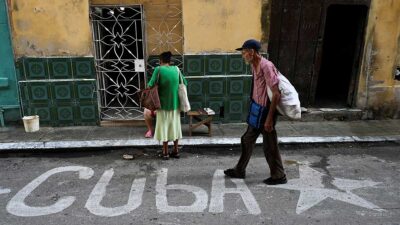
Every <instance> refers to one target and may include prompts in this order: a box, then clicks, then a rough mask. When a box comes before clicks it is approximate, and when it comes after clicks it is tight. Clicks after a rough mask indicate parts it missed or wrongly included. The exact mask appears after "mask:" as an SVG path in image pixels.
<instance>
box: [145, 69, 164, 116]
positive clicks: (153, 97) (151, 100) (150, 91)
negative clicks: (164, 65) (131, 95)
mask: <svg viewBox="0 0 400 225" xmlns="http://www.w3.org/2000/svg"><path fill="white" fill-rule="evenodd" d="M159 77H160V69H159V70H158V73H157V82H156V83H155V85H154V86H153V87H151V88H146V89H144V90H142V91H141V95H140V104H141V106H142V107H145V108H147V109H149V110H151V111H154V110H157V109H160V108H161V103H160V96H159V95H158V79H159Z"/></svg>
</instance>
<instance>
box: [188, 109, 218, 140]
mask: <svg viewBox="0 0 400 225" xmlns="http://www.w3.org/2000/svg"><path fill="white" fill-rule="evenodd" d="M187 115H188V116H189V136H192V131H193V130H194V129H196V128H198V127H200V126H201V125H204V126H206V127H208V136H210V137H211V122H212V119H213V116H214V115H215V112H214V111H212V110H211V109H209V110H207V111H206V110H204V109H198V110H197V111H189V112H187ZM193 119H195V120H197V121H198V123H196V124H193Z"/></svg>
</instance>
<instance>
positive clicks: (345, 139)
mask: <svg viewBox="0 0 400 225" xmlns="http://www.w3.org/2000/svg"><path fill="white" fill-rule="evenodd" d="M393 141H399V142H400V135H395V136H329V137H327V136H319V137H318V136H315V137H310V136H298V137H279V138H278V143H279V144H323V143H367V142H369V143H372V142H393ZM179 142H180V145H184V146H202V145H203V146H205V145H206V146H213V145H214V146H218V145H240V138H233V137H230V138H229V137H228V138H223V137H222V138H221V137H220V138H218V137H214V138H210V137H199V138H188V139H182V140H180V141H179ZM256 143H257V144H262V137H259V138H258V139H257V142H256ZM159 145H161V144H160V143H159V142H158V141H156V140H153V139H151V140H149V139H144V138H143V139H136V140H126V139H115V140H91V141H75V140H71V141H37V142H35V141H29V142H9V143H0V152H1V151H6V150H39V149H57V148H105V147H151V146H159Z"/></svg>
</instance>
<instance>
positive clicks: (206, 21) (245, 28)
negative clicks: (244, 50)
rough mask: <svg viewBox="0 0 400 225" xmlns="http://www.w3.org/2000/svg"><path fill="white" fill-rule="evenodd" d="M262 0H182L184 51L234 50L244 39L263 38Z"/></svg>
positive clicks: (188, 52) (187, 52)
mask: <svg viewBox="0 0 400 225" xmlns="http://www.w3.org/2000/svg"><path fill="white" fill-rule="evenodd" d="M261 8H262V0H224V1H221V0H189V1H187V0H183V1H182V9H183V27H184V37H185V42H184V51H185V53H186V54H190V53H204V52H234V51H235V48H237V47H238V46H240V45H241V44H242V43H243V41H244V40H246V39H249V38H254V39H257V40H261V37H262V29H261V19H260V18H261Z"/></svg>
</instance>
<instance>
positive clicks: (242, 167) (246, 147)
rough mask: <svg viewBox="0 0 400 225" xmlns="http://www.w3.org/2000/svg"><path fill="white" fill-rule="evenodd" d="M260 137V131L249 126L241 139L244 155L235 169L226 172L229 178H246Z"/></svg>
mask: <svg viewBox="0 0 400 225" xmlns="http://www.w3.org/2000/svg"><path fill="white" fill-rule="evenodd" d="M259 135H260V131H259V130H257V129H254V128H252V127H250V126H247V131H246V132H245V133H244V134H243V136H242V138H241V148H242V154H241V155H240V158H239V161H238V163H237V164H236V166H235V168H233V169H228V170H225V171H224V172H225V174H226V175H227V176H229V177H234V178H244V177H245V174H246V167H247V164H248V163H249V160H250V157H251V154H252V153H253V149H254V145H255V143H256V140H257V137H258V136H259Z"/></svg>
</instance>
